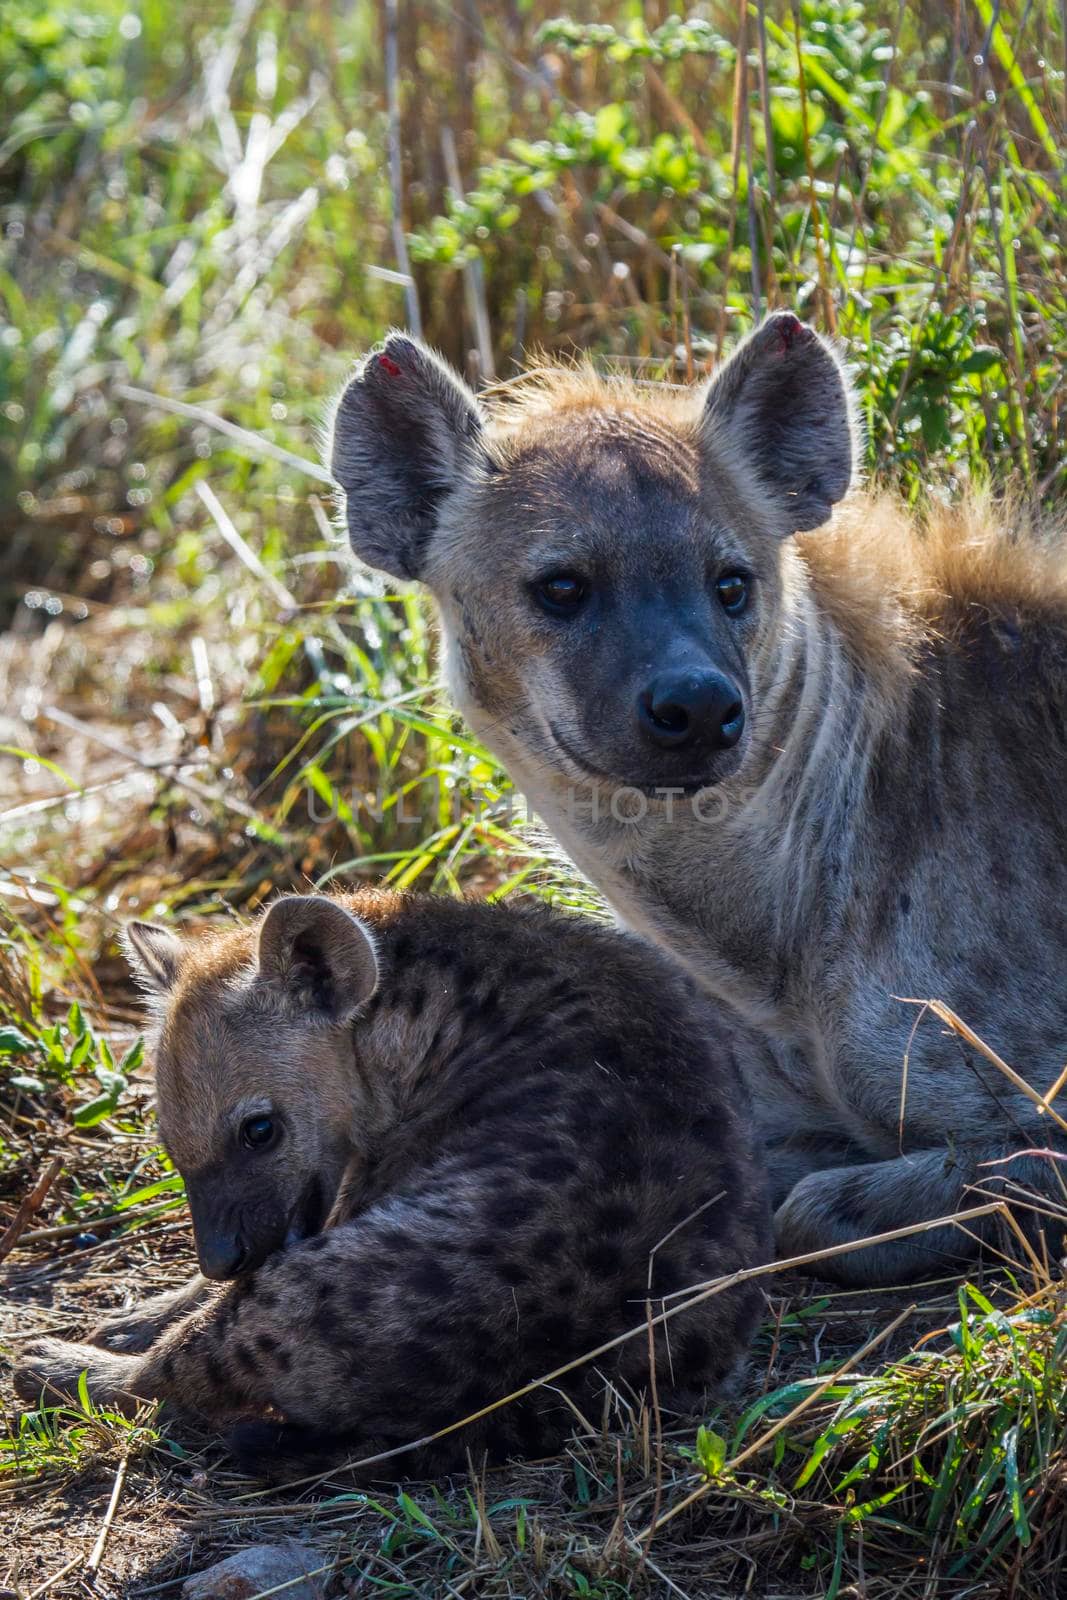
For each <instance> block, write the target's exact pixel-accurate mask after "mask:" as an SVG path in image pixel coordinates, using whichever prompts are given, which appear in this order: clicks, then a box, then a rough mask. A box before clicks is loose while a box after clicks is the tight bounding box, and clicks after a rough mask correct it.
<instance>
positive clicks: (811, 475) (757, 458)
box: [702, 311, 857, 538]
mask: <svg viewBox="0 0 1067 1600" xmlns="http://www.w3.org/2000/svg"><path fill="white" fill-rule="evenodd" d="M702 432H703V435H704V439H705V441H706V442H707V444H708V446H709V447H710V449H711V451H712V452H713V454H714V457H715V460H716V464H717V465H719V466H721V467H723V468H725V469H726V470H727V471H731V470H732V471H734V472H738V473H739V474H741V475H743V477H744V478H747V479H748V480H749V484H750V486H751V488H752V489H754V490H755V491H756V492H757V493H760V492H762V493H763V494H765V495H767V496H768V497H769V499H770V503H771V508H772V513H773V518H774V521H775V524H776V526H777V530H778V532H779V533H780V534H781V536H782V537H783V538H785V537H787V536H788V535H789V534H791V533H799V532H801V531H802V530H803V529H806V528H818V527H819V526H820V525H821V524H822V523H824V522H825V521H826V520H827V518H828V517H829V515H830V511H831V508H832V507H833V506H834V504H835V503H836V502H837V501H838V500H840V499H841V497H842V495H844V494H845V492H846V490H847V489H848V487H849V484H850V483H851V482H852V473H853V469H854V466H855V460H856V455H857V437H856V436H857V429H856V423H855V418H854V411H853V404H852V393H851V389H850V387H849V383H848V379H847V378H846V377H845V373H844V370H843V368H842V366H841V363H840V361H839V360H838V358H837V356H836V355H835V353H834V351H833V349H832V348H831V347H830V345H829V344H828V343H827V342H826V341H825V340H824V339H822V338H820V337H819V335H818V334H817V333H816V332H815V331H814V330H813V329H811V328H808V327H805V325H804V324H803V323H802V322H801V321H800V320H799V318H797V317H795V316H794V315H793V313H792V312H791V311H779V312H776V313H775V315H774V316H771V317H768V318H767V320H766V322H764V323H763V325H762V326H761V327H759V328H757V329H756V331H755V333H753V334H751V335H750V336H749V337H748V338H747V339H746V340H745V342H744V343H743V344H742V345H740V346H739V347H738V349H737V350H736V351H735V353H734V354H733V355H732V356H731V357H730V359H729V361H727V362H726V363H725V365H724V366H723V368H722V370H721V371H720V372H719V373H717V374H716V376H715V377H714V378H713V379H712V382H711V386H710V388H709V389H708V393H707V397H706V399H705V402H704V415H703V419H702ZM753 480H754V481H753Z"/></svg>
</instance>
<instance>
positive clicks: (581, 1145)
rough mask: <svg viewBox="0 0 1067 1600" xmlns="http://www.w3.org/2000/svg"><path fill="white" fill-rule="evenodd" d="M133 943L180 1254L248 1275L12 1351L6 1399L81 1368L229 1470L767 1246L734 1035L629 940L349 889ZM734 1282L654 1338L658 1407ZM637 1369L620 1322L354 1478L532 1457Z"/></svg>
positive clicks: (567, 920)
mask: <svg viewBox="0 0 1067 1600" xmlns="http://www.w3.org/2000/svg"><path fill="white" fill-rule="evenodd" d="M353 930H355V931H353ZM361 940H362V948H360V941H361ZM133 949H134V951H135V954H136V959H137V961H138V965H139V967H140V970H141V973H142V976H143V978H144V979H145V981H146V982H147V983H148V984H149V986H150V987H151V989H152V991H153V994H154V1003H155V1007H156V1013H157V1015H156V1024H155V1035H154V1042H153V1049H154V1056H155V1061H156V1071H157V1082H158V1094H159V1110H160V1124H161V1129H162V1132H163V1135H164V1138H165V1140H166V1143H167V1146H168V1148H169V1150H170V1152H171V1154H172V1156H173V1158H174V1160H175V1162H176V1164H177V1166H178V1167H179V1169H180V1170H181V1171H182V1172H183V1173H184V1174H185V1175H186V1180H187V1184H188V1186H189V1189H190V1194H191V1195H195V1194H197V1193H199V1195H200V1201H199V1210H198V1202H197V1201H195V1200H194V1218H195V1220H196V1225H197V1226H196V1231H197V1239H198V1244H199V1245H201V1246H203V1238H202V1235H203V1236H204V1238H208V1239H210V1237H211V1236H212V1235H213V1234H219V1233H220V1232H221V1233H222V1234H225V1233H226V1230H228V1229H229V1230H237V1232H238V1233H239V1234H240V1235H241V1237H242V1239H243V1240H244V1242H245V1244H246V1245H247V1247H248V1250H249V1253H250V1255H249V1259H250V1260H251V1262H252V1265H251V1267H250V1269H248V1270H245V1271H243V1272H241V1274H240V1275H239V1276H238V1277H237V1278H236V1279H235V1280H234V1281H233V1282H231V1283H228V1284H213V1283H209V1282H207V1280H205V1279H203V1278H201V1279H198V1280H195V1281H194V1282H193V1283H192V1284H191V1285H189V1286H188V1287H187V1288H186V1289H184V1290H182V1291H180V1292H178V1293H177V1294H176V1295H171V1296H168V1297H166V1298H165V1299H164V1300H163V1301H162V1302H160V1303H159V1304H158V1306H156V1305H154V1304H153V1303H152V1302H150V1303H149V1304H148V1305H147V1306H146V1307H142V1308H139V1309H138V1310H136V1311H134V1312H133V1313H132V1314H130V1315H129V1316H127V1317H125V1318H121V1317H120V1318H112V1319H110V1320H109V1322H108V1323H107V1324H106V1325H104V1326H103V1327H102V1328H101V1329H100V1330H98V1337H99V1338H100V1339H101V1340H103V1341H105V1342H106V1344H107V1345H108V1346H109V1348H107V1349H101V1348H99V1347H98V1346H96V1345H93V1344H85V1345H68V1344H64V1343H61V1342H59V1341H54V1340H45V1341H38V1342H37V1343H35V1344H33V1345H31V1346H29V1347H27V1349H26V1350H25V1353H24V1356H23V1358H22V1363H21V1365H20V1368H19V1371H18V1374H17V1378H16V1382H17V1387H18V1389H19V1392H20V1393H21V1394H22V1395H23V1396H24V1398H26V1399H27V1400H31V1401H32V1400H36V1399H37V1397H38V1395H39V1394H40V1391H41V1387H42V1385H43V1384H51V1385H52V1386H54V1387H57V1388H59V1389H68V1390H69V1389H71V1388H72V1387H74V1386H75V1385H76V1383H77V1377H78V1373H79V1372H80V1371H81V1370H83V1369H86V1370H87V1372H88V1380H89V1387H90V1390H91V1391H92V1392H93V1394H94V1396H95V1397H96V1399H98V1400H100V1401H106V1402H122V1401H123V1400H124V1398H125V1397H128V1396H131V1395H132V1396H138V1397H143V1398H147V1399H157V1398H158V1399H163V1400H166V1401H168V1402H170V1403H173V1404H174V1405H177V1406H180V1407H181V1408H183V1409H185V1410H188V1411H192V1412H194V1413H197V1414H199V1415H201V1416H203V1417H206V1418H209V1419H210V1420H212V1421H213V1422H216V1421H217V1422H219V1423H225V1424H229V1425H234V1427H235V1429H236V1431H235V1432H234V1433H233V1434H232V1438H233V1440H234V1443H235V1448H237V1449H238V1450H239V1452H240V1453H241V1454H242V1456H243V1457H244V1459H245V1460H246V1461H248V1462H251V1464H253V1465H258V1466H263V1465H264V1464H265V1463H266V1462H268V1461H269V1460H270V1459H272V1458H273V1457H274V1456H275V1455H276V1453H277V1452H278V1451H282V1452H283V1453H284V1452H285V1451H288V1452H289V1453H290V1454H291V1455H296V1456H298V1457H300V1458H301V1459H304V1460H306V1459H308V1458H309V1457H311V1458H314V1457H316V1456H319V1455H322V1454H323V1453H324V1452H325V1453H326V1454H327V1455H328V1454H329V1453H330V1452H331V1451H332V1452H333V1453H334V1455H337V1454H338V1453H342V1452H343V1453H347V1454H348V1455H349V1456H358V1457H361V1458H362V1457H364V1456H370V1455H375V1454H377V1453H378V1452H381V1451H388V1450H392V1449H394V1448H396V1447H398V1446H401V1445H404V1444H407V1443H409V1442H410V1441H412V1440H413V1439H416V1438H418V1437H420V1436H422V1435H425V1434H428V1433H431V1432H434V1431H435V1430H437V1429H439V1428H443V1427H446V1426H447V1425H448V1424H450V1423H454V1422H458V1421H459V1420H461V1419H462V1418H463V1417H465V1416H466V1415H468V1414H469V1413H472V1412H475V1411H477V1410H479V1409H480V1408H481V1407H483V1406H485V1405H487V1404H489V1403H491V1402H492V1401H493V1400H495V1399H497V1398H499V1397H501V1396H503V1395H505V1394H508V1393H509V1392H511V1391H512V1390H515V1389H518V1388H520V1387H521V1386H522V1385H524V1384H526V1383H528V1382H529V1381H530V1380H531V1379H534V1378H537V1377H538V1376H540V1375H542V1374H545V1373H547V1372H549V1371H551V1370H553V1369H555V1368H556V1367H559V1366H562V1365H563V1364H565V1363H566V1362H568V1361H570V1360H572V1359H574V1358H575V1357H578V1356H580V1355H582V1354H583V1353H584V1352H586V1351H588V1350H591V1349H593V1348H595V1347H596V1346H598V1345H600V1344H603V1343H604V1342H606V1341H608V1340H610V1339H612V1338H613V1337H614V1336H616V1335H618V1334H620V1333H623V1332H625V1331H626V1330H628V1329H631V1328H633V1327H635V1326H637V1325H639V1324H640V1323H641V1322H642V1320H643V1318H644V1317H645V1306H646V1299H647V1297H648V1296H649V1294H651V1298H652V1301H653V1304H654V1306H655V1309H656V1310H657V1311H658V1310H660V1309H662V1307H663V1304H664V1297H666V1296H670V1295H673V1294H676V1293H677V1292H678V1291H680V1290H682V1289H684V1288H685V1287H686V1286H687V1285H691V1284H699V1283H702V1282H704V1281H706V1280H708V1279H712V1278H716V1277H718V1276H720V1275H722V1274H730V1273H733V1272H735V1271H737V1270H739V1269H743V1268H745V1267H749V1266H753V1265H755V1264H757V1263H758V1262H759V1261H761V1260H766V1259H768V1258H769V1252H770V1249H771V1240H770V1231H769V1229H770V1223H769V1209H768V1206H767V1200H766V1195H765V1185H764V1179H763V1174H762V1170H761V1167H760V1164H759V1161H758V1159H757V1157H756V1153H755V1151H754V1149H753V1145H752V1139H751V1135H750V1131H749V1118H748V1117H747V1115H746V1112H745V1108H744V1098H743V1092H742V1091H741V1089H740V1087H739V1080H738V1073H737V1070H736V1048H737V1042H736V1038H735V1034H734V1030H733V1029H732V1028H731V1027H730V1026H729V1024H727V1025H724V1026H722V1027H720V1025H719V1023H718V1021H717V1019H716V1016H715V1014H714V1011H713V1010H712V1008H711V1007H710V1006H709V1005H708V1003H707V1002H706V1000H704V999H703V998H702V997H701V996H700V994H699V992H698V991H697V990H696V988H695V986H693V985H692V984H691V983H690V981H689V980H688V979H686V978H685V977H684V975H683V974H681V973H680V972H679V971H676V970H675V969H674V967H673V966H672V965H671V964H670V963H668V962H667V961H666V960H665V959H664V958H662V957H661V956H659V955H657V954H656V953H655V952H654V951H653V950H651V949H650V948H649V947H647V946H645V945H644V944H643V943H642V942H640V941H638V940H636V939H633V938H632V937H628V936H624V935H621V934H618V933H615V932H613V931H611V930H609V929H602V928H599V927H597V926H596V925H593V924H590V923H588V922H585V921H583V920H580V919H577V918H574V917H567V916H564V915H561V914H556V913H552V912H550V911H548V910H545V909H544V908H541V907H539V906H537V905H529V906H522V907H520V906H516V907H514V908H512V907H505V906H485V905H477V904H469V905H462V904H458V903H455V902H452V901H446V900H443V899H418V898H409V897H401V896H396V895H391V894H385V893H380V892H371V891H366V892H362V893H359V894H355V895H346V896H341V897H338V898H337V899H330V900H327V899H324V898H311V897H308V898H304V897H298V898H292V899H288V900H281V901H279V902H277V903H276V905H275V906H274V907H273V908H272V910H271V911H270V912H269V913H268V915H267V917H266V918H265V919H262V920H261V922H260V923H259V924H258V925H256V926H252V927H249V928H247V929H244V930H242V931H236V932H227V933H224V934H216V935H207V936H204V937H198V938H195V939H189V940H184V941H177V940H175V939H174V938H173V936H170V935H167V934H165V933H163V932H162V930H155V931H154V932H153V931H151V930H146V929H145V927H144V926H142V927H141V928H140V930H139V931H138V932H137V933H136V934H135V935H134V936H133ZM368 951H373V963H374V969H375V976H373V977H371V978H368V969H367V965H366V963H367V959H368V956H367V952H368ZM249 1107H251V1108H252V1109H253V1111H255V1110H256V1109H257V1108H259V1109H260V1110H261V1111H263V1112H266V1113H269V1115H270V1116H271V1117H272V1118H274V1119H276V1120H277V1121H278V1123H279V1124H280V1125H281V1127H282V1133H281V1135H280V1137H279V1138H278V1141H277V1143H276V1145H275V1146H274V1147H272V1149H271V1150H270V1151H267V1152H265V1153H262V1154H260V1153H258V1152H256V1151H249V1150H247V1149H243V1148H242V1147H241V1144H240V1140H239V1137H238V1132H239V1125H240V1118H241V1117H243V1116H245V1115H246V1113H247V1111H248V1108H249ZM235 1116H236V1118H237V1120H236V1121H235ZM309 1185H318V1186H319V1187H320V1188H322V1189H323V1190H324V1193H323V1196H322V1200H321V1206H322V1209H323V1211H324V1212H325V1213H328V1215H326V1220H325V1225H320V1224H319V1222H318V1221H317V1219H315V1218H312V1219H311V1221H310V1222H306V1218H305V1210H304V1202H305V1197H306V1195H307V1192H308V1188H309ZM279 1217H280V1218H281V1222H279V1220H278V1219H279ZM301 1218H305V1223H304V1224H302V1225H301V1227H298V1228H297V1231H298V1232H300V1231H303V1232H304V1234H305V1236H304V1237H303V1238H299V1239H291V1238H290V1239H288V1240H287V1236H286V1230H287V1228H288V1229H290V1230H291V1229H293V1228H294V1226H296V1224H295V1223H294V1219H301ZM279 1228H280V1230H281V1231H280V1233H279ZM279 1243H280V1245H281V1248H277V1249H274V1251H273V1253H265V1252H266V1251H267V1250H269V1249H270V1247H272V1246H273V1245H275V1244H279ZM202 1254H203V1250H202ZM207 1259H208V1260H209V1261H213V1260H216V1259H217V1251H213V1248H212V1247H210V1246H209V1248H208V1250H207ZM650 1274H651V1276H650ZM668 1303H670V1302H668ZM759 1304H760V1298H759V1294H758V1290H757V1288H756V1286H755V1285H754V1284H747V1285H741V1286H737V1287H734V1288H729V1289H727V1290H726V1292H724V1293H722V1294H721V1295H717V1296H716V1297H714V1298H711V1299H708V1300H707V1301H705V1302H704V1304H703V1305H702V1306H700V1307H699V1308H695V1309H693V1310H691V1311H687V1312H685V1313H684V1314H682V1315H681V1316H678V1317H677V1318H674V1319H673V1320H672V1321H671V1322H670V1323H669V1324H667V1325H666V1328H665V1329H661V1330H660V1332H659V1333H658V1335H657V1339H656V1365H657V1372H658V1381H659V1386H660V1399H661V1402H662V1403H663V1404H664V1405H666V1406H671V1405H680V1404H682V1403H692V1401H693V1400H694V1398H695V1397H696V1396H698V1395H700V1394H702V1393H703V1392H704V1391H705V1390H706V1389H708V1388H714V1387H715V1386H716V1385H719V1384H721V1383H723V1382H724V1381H725V1380H727V1379H728V1378H729V1375H730V1374H731V1371H732V1370H733V1369H734V1367H735V1365H736V1363H737V1362H738V1360H739V1358H740V1357H741V1356H743V1354H744V1351H745V1349H746V1346H747V1344H748V1340H749V1337H750V1335H751V1332H752V1328H753V1324H754V1320H755V1317H756V1313H757V1309H758V1306H759ZM138 1352H143V1353H138ZM648 1381H649V1355H648V1347H647V1341H646V1340H645V1338H644V1336H643V1335H642V1336H641V1337H639V1338H637V1339H635V1340H631V1341H629V1342H628V1343H626V1344H624V1345H622V1346H621V1347H620V1348H619V1349H618V1350H616V1351H613V1352H611V1353H609V1354H608V1355H607V1356H605V1357H603V1358H602V1359H600V1360H598V1361H597V1362H596V1363H595V1364H594V1365H592V1366H589V1365H587V1366H583V1367H582V1368H580V1369H579V1370H577V1371H576V1372H575V1373H574V1374H572V1375H570V1376H568V1377H567V1378H565V1379H563V1380H561V1381H560V1382H559V1383H558V1384H557V1385H555V1386H553V1387H552V1388H550V1389H541V1390H537V1391H535V1392H534V1393H533V1394H532V1395H531V1396H530V1397H529V1398H528V1399H527V1400H525V1401H523V1402H521V1403H519V1404H515V1405H512V1406H509V1407H507V1408H505V1409H503V1410H501V1411H499V1412H497V1413H494V1414H493V1415H492V1416H491V1417H490V1418H488V1419H486V1420H484V1421H482V1422H480V1423H477V1424H472V1425H471V1426H470V1427H468V1428H466V1429H463V1430H461V1431H460V1432H459V1433H457V1434H455V1435H451V1436H449V1437H448V1438H447V1439H445V1440H442V1441H441V1442H440V1443H439V1444H438V1445H437V1446H435V1447H432V1448H429V1449H425V1450H423V1451H421V1452H420V1453H419V1454H418V1455H417V1456H414V1457H409V1456H404V1457H403V1458H402V1459H400V1460H399V1461H398V1462H396V1463H395V1464H394V1463H390V1464H389V1466H388V1467H383V1468H382V1469H380V1470H379V1473H378V1475H379V1476H381V1475H383V1474H384V1475H385V1476H389V1475H390V1474H393V1475H395V1474H396V1473H397V1472H399V1473H405V1474H406V1473H408V1472H411V1471H413V1470H416V1469H419V1470H430V1469H432V1470H441V1469H443V1468H445V1467H450V1466H454V1465H461V1464H462V1463H463V1461H464V1459H465V1452H466V1451H467V1450H468V1449H470V1450H473V1451H474V1452H475V1453H476V1454H478V1455H480V1454H481V1453H482V1452H483V1451H488V1452H490V1453H491V1454H492V1455H494V1456H503V1455H507V1454H509V1453H533V1454H539V1453H543V1452H545V1451H551V1450H554V1449H556V1448H557V1447H558V1446H559V1445H560V1443H561V1441H562V1440H563V1439H564V1438H565V1437H566V1436H567V1434H568V1433H569V1432H570V1431H571V1430H572V1429H573V1427H574V1425H575V1413H574V1410H573V1409H572V1405H574V1404H576V1405H577V1406H578V1408H579V1411H581V1412H583V1413H584V1414H587V1415H591V1416H598V1415H600V1407H601V1402H602V1400H603V1396H604V1392H605V1386H606V1385H609V1384H614V1385H616V1386H617V1387H619V1388H620V1390H621V1391H622V1392H623V1393H624V1394H626V1395H627V1396H628V1397H630V1398H633V1397H634V1396H636V1395H639V1394H640V1393H642V1392H646V1391H647V1388H648Z"/></svg>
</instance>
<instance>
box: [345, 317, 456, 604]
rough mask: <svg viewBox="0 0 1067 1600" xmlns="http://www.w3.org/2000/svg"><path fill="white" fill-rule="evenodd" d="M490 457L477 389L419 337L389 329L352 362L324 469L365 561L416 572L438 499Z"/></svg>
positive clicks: (403, 574) (401, 574)
mask: <svg viewBox="0 0 1067 1600" xmlns="http://www.w3.org/2000/svg"><path fill="white" fill-rule="evenodd" d="M486 462H487V457H486V454H485V450H484V447H483V443H482V417H481V412H480V411H479V409H478V404H477V402H476V400H475V398H474V395H473V394H472V393H471V391H470V390H469V389H468V388H467V386H466V384H464V383H463V382H461V380H460V379H459V378H458V377H456V375H455V374H454V373H453V372H452V371H451V370H450V369H449V368H448V367H447V366H446V365H445V363H444V362H443V361H441V360H439V359H438V357H437V356H435V355H434V354H433V352H432V351H430V350H428V349H427V348H426V346H425V345H423V344H419V343H418V342H417V341H416V340H414V339H409V338H408V337H407V336H406V335H405V334H402V333H391V334H390V335H389V337H388V338H387V339H386V341H385V344H384V345H383V346H382V348H381V349H380V350H376V351H375V352H374V353H373V354H372V355H369V356H368V357H367V359H366V360H365V361H364V362H362V363H361V364H360V366H358V367H357V368H356V372H355V375H354V376H353V377H352V379H351V381H350V382H349V385H348V388H347V389H346V390H345V391H344V393H343V394H342V396H341V398H340V400H339V402H338V405H337V411H336V413H335V415H334V419H333V439H332V443H331V446H330V471H331V472H332V473H333V475H334V477H335V478H336V479H337V482H338V483H339V484H340V485H341V487H342V489H343V490H344V491H345V496H346V513H347V517H348V536H349V538H350V539H351V541H352V548H353V550H354V551H355V552H356V555H357V556H359V557H360V558H361V559H362V560H363V561H366V562H367V564H368V565H369V566H372V567H380V568H381V569H382V571H384V572H389V573H392V574H393V576H394V577H397V578H417V577H419V576H420V574H421V571H422V566H423V561H424V558H425V554H426V549H427V546H428V545H429V542H430V539H431V538H432V536H433V532H434V529H435V527H436V525H437V517H438V512H439V509H440V505H441V501H442V500H443V499H444V497H445V496H446V495H447V494H448V493H449V491H450V490H452V489H454V488H455V487H456V485H457V484H458V483H459V482H460V481H461V480H462V478H463V477H464V475H465V474H468V473H471V472H472V471H473V470H474V469H476V468H477V467H478V466H479V465H483V466H484V465H485V464H486Z"/></svg>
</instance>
